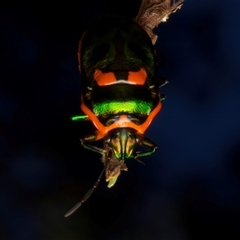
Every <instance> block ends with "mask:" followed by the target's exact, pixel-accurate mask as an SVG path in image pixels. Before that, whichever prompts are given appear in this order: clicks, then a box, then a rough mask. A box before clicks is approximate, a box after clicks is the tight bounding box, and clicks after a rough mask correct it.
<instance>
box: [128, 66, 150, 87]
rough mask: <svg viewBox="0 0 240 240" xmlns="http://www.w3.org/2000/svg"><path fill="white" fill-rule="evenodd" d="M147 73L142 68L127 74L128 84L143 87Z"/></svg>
mask: <svg viewBox="0 0 240 240" xmlns="http://www.w3.org/2000/svg"><path fill="white" fill-rule="evenodd" d="M146 78H147V73H146V71H145V69H144V68H140V70H139V71H137V72H129V74H128V82H132V83H133V84H136V85H143V84H144V83H145V81H146Z"/></svg>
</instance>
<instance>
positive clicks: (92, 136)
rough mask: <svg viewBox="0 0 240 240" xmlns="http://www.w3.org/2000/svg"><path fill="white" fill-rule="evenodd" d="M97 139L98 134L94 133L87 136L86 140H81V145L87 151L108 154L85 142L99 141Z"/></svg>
mask: <svg viewBox="0 0 240 240" xmlns="http://www.w3.org/2000/svg"><path fill="white" fill-rule="evenodd" d="M97 137H98V132H93V133H91V134H88V135H86V136H85V137H84V138H82V139H80V143H81V145H82V146H83V147H84V148H85V149H87V150H90V151H92V152H96V153H100V154H101V155H104V154H106V150H104V149H102V148H98V147H96V146H93V145H90V144H87V143H85V142H94V141H96V140H97Z"/></svg>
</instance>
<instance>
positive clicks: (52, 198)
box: [0, 0, 240, 240]
mask: <svg viewBox="0 0 240 240" xmlns="http://www.w3.org/2000/svg"><path fill="white" fill-rule="evenodd" d="M128 4H129V5H126V4H123V2H122V1H120V0H118V1H110V0H105V1H104V0H102V1H97V0H95V1H94V0H88V1H79V2H77V3H76V1H73V0H69V1H62V2H61V1H59V2H57V3H56V4H55V5H54V4H53V3H49V2H48V1H27V0H26V1H19V3H18V4H13V3H11V1H3V4H2V6H1V9H0V32H1V34H0V35H1V39H0V41H1V44H0V48H1V50H0V52H1V55H0V61H1V75H0V179H1V181H0V187H1V190H0V239H3V240H5V239H6V240H8V239H10V240H28V239H29V240H32V239H35V240H38V239H40V240H42V239H44V240H45V239H46V240H48V239H49V240H51V239H53V240H55V239H56V240H77V239H83V240H85V239H86V240H95V239H113V240H135V239H136V240H143V239H151V240H155V239H156V240H157V239H161V240H195V239H218V238H220V237H222V238H223V239H240V231H239V229H240V107H239V106H240V70H239V68H240V66H239V63H240V46H239V43H240V27H239V23H240V14H239V9H240V2H239V1H234V0H229V1H225V0H218V1H217V0H205V1H199V0H185V3H184V4H183V7H182V9H181V10H179V11H177V12H176V13H174V14H172V15H171V16H170V18H169V20H168V21H167V22H166V23H161V24H160V25H159V27H158V28H157V29H155V32H156V33H157V34H158V35H159V38H158V41H157V44H156V50H157V56H158V62H159V74H161V75H164V76H168V77H169V79H170V84H169V85H168V86H166V87H164V88H163V89H162V92H163V93H164V94H166V95H167V97H168V98H167V100H166V101H165V102H164V105H163V109H162V111H161V112H160V114H159V115H158V117H157V118H156V119H155V120H154V122H153V123H152V125H151V126H150V128H149V130H148V131H147V133H146V135H147V136H148V137H149V138H150V139H152V140H153V141H154V142H156V143H157V144H158V146H159V148H158V151H157V153H155V154H154V155H152V156H150V157H146V158H144V159H142V160H143V161H144V162H145V164H146V166H143V165H141V164H139V163H138V162H134V161H129V162H127V164H128V168H129V171H128V172H123V173H122V174H121V176H120V177H119V179H118V181H117V183H116V185H115V186H114V187H113V188H112V189H108V188H107V187H106V183H105V181H104V180H102V182H101V183H100V186H99V188H97V189H96V191H95V192H94V194H93V195H92V196H91V198H90V199H89V200H88V201H87V202H86V203H84V205H83V206H82V207H81V208H80V209H79V210H78V211H77V212H76V213H74V214H73V215H72V216H70V217H69V218H64V214H65V213H66V212H67V211H68V210H69V209H70V208H71V207H73V206H74V205H75V204H76V203H77V202H78V201H79V200H80V199H81V198H82V196H83V195H84V194H85V193H86V191H87V190H88V189H89V188H90V187H91V186H92V184H93V183H94V182H95V181H96V179H97V177H98V175H99V173H100V171H101V170H102V164H101V162H100V161H99V158H100V156H99V155H97V154H95V153H91V152H90V151H87V150H84V149H83V148H81V147H80V145H79V137H81V136H83V134H85V133H87V132H88V131H90V130H91V129H92V128H93V127H92V125H91V124H90V123H84V122H83V123H71V122H70V120H69V116H70V115H71V114H74V113H79V102H80V75H79V73H78V68H77V46H78V41H79V39H80V37H81V34H82V32H83V31H84V29H85V26H86V25H87V24H88V23H89V22H90V21H92V20H93V19H94V18H95V17H96V16H99V15H101V14H103V13H105V12H114V13H122V14H124V15H126V16H128V17H131V18H132V17H134V16H135V15H136V14H137V11H138V8H139V5H140V0H139V1H137V0H134V1H133V0H132V1H129V3H128Z"/></svg>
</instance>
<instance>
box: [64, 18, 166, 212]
mask: <svg viewBox="0 0 240 240" xmlns="http://www.w3.org/2000/svg"><path fill="white" fill-rule="evenodd" d="M78 60H79V70H80V73H81V82H82V88H81V110H82V112H83V113H84V114H82V115H75V116H72V118H71V119H72V121H81V120H89V121H91V122H92V123H93V124H94V126H95V127H96V130H95V131H94V132H91V133H89V134H88V135H86V136H84V137H83V138H82V139H81V144H82V146H83V147H85V148H86V149H88V150H90V151H94V152H97V153H100V154H101V155H102V162H103V164H104V169H103V171H102V173H101V175H100V177H99V179H98V181H97V183H96V184H95V185H94V187H93V188H92V189H91V190H90V191H89V192H88V193H87V194H86V195H85V197H84V198H83V200H82V201H81V203H82V202H84V201H86V200H87V198H88V197H89V196H90V195H91V193H92V191H93V190H94V188H95V187H96V186H97V184H98V182H99V181H100V178H101V176H102V174H103V173H104V172H105V175H106V181H107V182H108V187H112V186H113V185H114V184H115V182H116V180H117V178H118V176H119V175H120V173H121V171H122V170H127V167H126V165H125V161H126V160H127V159H138V158H139V157H143V156H148V155H150V154H152V153H154V152H155V150H156V149H157V145H156V144H155V143H154V142H153V141H151V140H150V139H148V138H147V137H145V135H144V134H145V131H146V130H147V128H148V127H149V125H150V124H151V122H152V121H153V119H154V118H155V117H156V115H157V114H158V112H159V111H160V110H161V108H162V101H163V100H164V99H165V97H164V96H163V95H161V94H160V92H159V88H160V87H161V86H163V85H165V84H166V83H168V81H167V79H166V78H160V77H159V76H158V74H157V65H156V57H155V53H154V47H153V44H152V42H151V39H150V38H149V36H148V35H147V33H146V32H145V31H144V30H143V29H142V28H141V27H140V26H139V25H138V24H137V23H135V22H134V21H132V20H128V19H126V18H124V17H122V16H115V15H107V16H105V17H102V18H100V19H98V20H97V21H96V22H95V23H94V24H93V25H92V26H90V27H89V29H88V30H87V31H86V32H85V33H84V34H83V36H82V39H81V40H80V43H79V54H78ZM97 140H103V148H97V147H96V146H94V145H91V144H90V143H91V142H94V141H97ZM137 145H142V146H143V147H146V150H144V151H136V146H137ZM79 204H80V203H79ZM79 204H78V205H77V206H78V207H79ZM80 205H81V204H80ZM73 210H76V208H74V209H73ZM71 213H72V211H71ZM67 215H69V214H67Z"/></svg>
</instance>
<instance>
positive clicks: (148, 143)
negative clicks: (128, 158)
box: [134, 137, 157, 158]
mask: <svg viewBox="0 0 240 240" xmlns="http://www.w3.org/2000/svg"><path fill="white" fill-rule="evenodd" d="M138 144H139V145H142V146H144V147H148V148H150V150H147V151H138V152H136V153H135V157H134V158H138V157H145V156H149V155H151V154H153V153H154V152H155V151H156V149H157V145H156V144H155V143H154V142H152V141H151V140H150V139H148V138H146V137H141V138H140V139H139V142H138Z"/></svg>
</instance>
